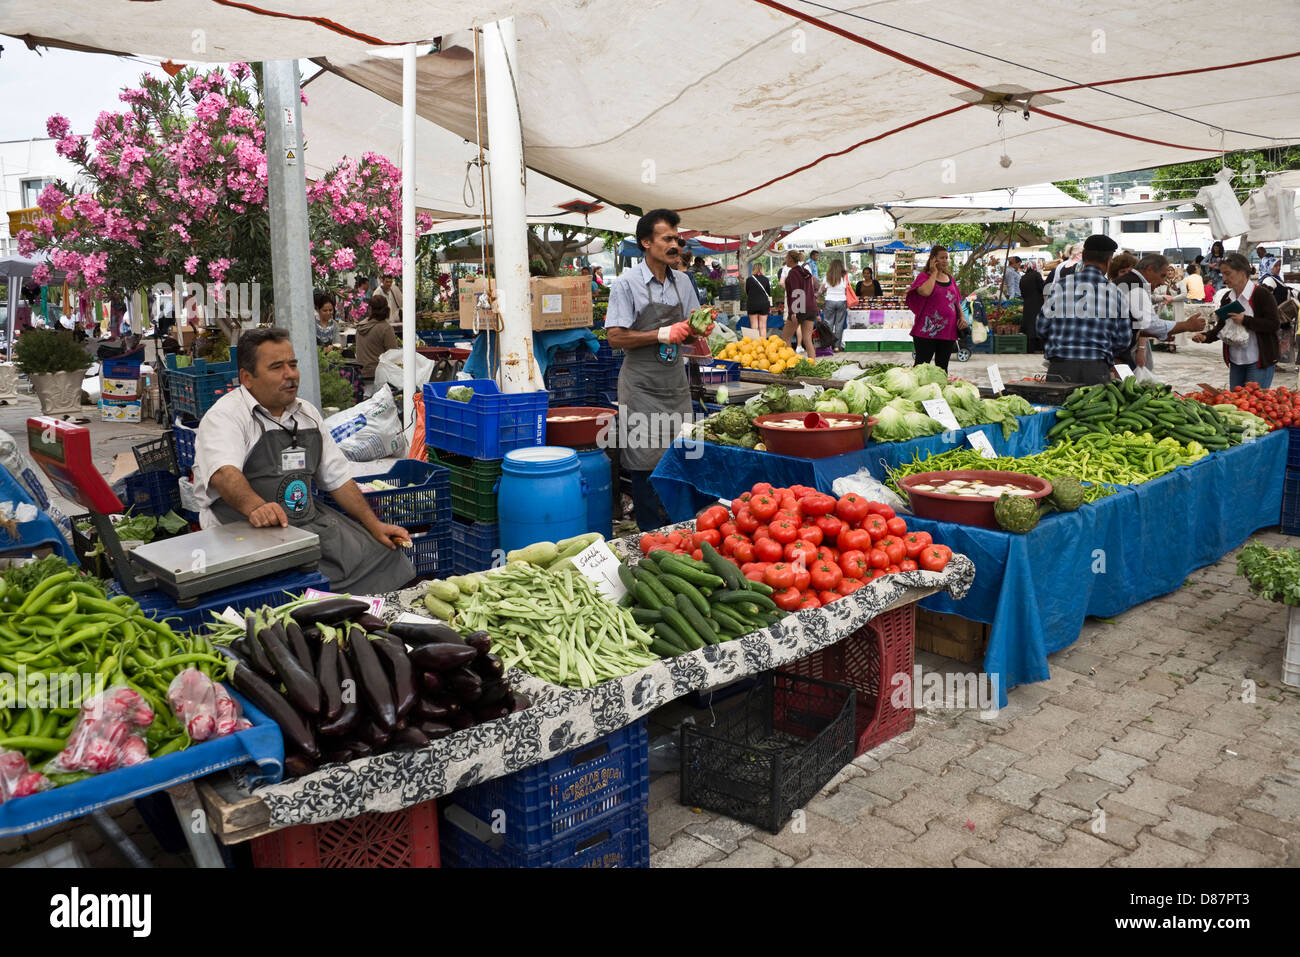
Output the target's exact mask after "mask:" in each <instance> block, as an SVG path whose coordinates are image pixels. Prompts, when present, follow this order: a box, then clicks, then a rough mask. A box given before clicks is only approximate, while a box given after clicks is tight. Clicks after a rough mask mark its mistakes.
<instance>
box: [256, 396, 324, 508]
mask: <svg viewBox="0 0 1300 957" xmlns="http://www.w3.org/2000/svg"><path fill="white" fill-rule="evenodd" d="M257 411H258V412H259V413H261V411H262V410H261V409H258V410H257ZM262 414H263V415H265V413H262ZM265 418H266V419H267V420H268V421H270V422H272V423H274V424H275V425H276V426H278V427H279V429H280V432H278V433H275V432H273V433H270V434H264V436H263V441H267V440H270V443H271V449H269V450H268V451H271V452H272V455H273V456H274V454H275V451H276V449H278V453H279V481H278V482H277V483H276V490H275V500H276V501H277V502H279V504H280V507H281V508H283V509H284V511H285V515H286V517H288V519H289V521H290V522H295V521H302V520H305V519H308V518H310V517H311V513H312V507H311V505H312V501H311V478H312V472H313V471H314V469H313V468H311V467H310V463H309V462H308V460H307V449H306V448H305V447H303V446H302V445H299V443H298V421H297V419H294V420H293V425H292V426H285V425H283V424H282V423H280V422H277V421H276V420H275V419H272V418H271V417H270V416H269V415H266V416H265ZM286 439H287V442H288V444H287V445H286V444H283V443H284V442H285V441H286ZM264 461H265V460H264ZM274 461H275V459H274V458H272V459H271V462H272V463H273V462H274ZM268 464H270V463H268ZM271 467H272V468H274V465H272V466H271Z"/></svg>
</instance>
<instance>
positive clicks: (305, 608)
mask: <svg viewBox="0 0 1300 957" xmlns="http://www.w3.org/2000/svg"><path fill="white" fill-rule="evenodd" d="M368 611H370V603H369V602H364V601H359V600H358V599H356V598H322V599H321V600H320V601H314V602H312V603H311V604H309V605H299V606H298V607H297V608H295V609H294V610H293V611H291V612H289V617H290V618H292V619H293V620H294V621H296V622H297V623H298V624H299V625H301V626H302V627H304V628H306V627H307V626H308V625H341V624H342V623H343V622H345V621H355V620H356V619H357V618H358V617H359V616H361V615H364V614H366V613H367V612H368Z"/></svg>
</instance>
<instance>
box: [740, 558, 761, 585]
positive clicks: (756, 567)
mask: <svg viewBox="0 0 1300 957" xmlns="http://www.w3.org/2000/svg"><path fill="white" fill-rule="evenodd" d="M766 573H767V565H765V564H764V563H762V562H755V563H754V564H752V565H750V566H749V571H747V572H744V573H743V574H744V576H745V577H746V578H748V579H749V580H750V581H752V582H762V581H763V576H764V575H765V574H766ZM763 584H767V583H766V582H763Z"/></svg>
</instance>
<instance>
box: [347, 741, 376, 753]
mask: <svg viewBox="0 0 1300 957" xmlns="http://www.w3.org/2000/svg"><path fill="white" fill-rule="evenodd" d="M348 750H350V751H351V752H352V753H353V754H355V755H356V756H357V757H359V758H368V757H370V756H371V755H372V754H374V753H375V749H374V748H372V747H371V746H370V745H369V744H367V743H366V742H365V741H362V740H361V739H360V738H349V739H348Z"/></svg>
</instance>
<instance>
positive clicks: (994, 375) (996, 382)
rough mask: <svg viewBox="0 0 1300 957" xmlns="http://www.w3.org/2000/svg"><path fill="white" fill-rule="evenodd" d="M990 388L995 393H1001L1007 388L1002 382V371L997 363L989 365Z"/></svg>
mask: <svg viewBox="0 0 1300 957" xmlns="http://www.w3.org/2000/svg"><path fill="white" fill-rule="evenodd" d="M989 388H990V389H992V390H993V394H994V395H999V394H1001V393H1002V392H1003V391H1004V390H1005V389H1006V386H1005V385H1003V383H1002V372H1001V370H1000V369H998V367H997V366H996V365H991V366H989Z"/></svg>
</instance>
